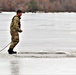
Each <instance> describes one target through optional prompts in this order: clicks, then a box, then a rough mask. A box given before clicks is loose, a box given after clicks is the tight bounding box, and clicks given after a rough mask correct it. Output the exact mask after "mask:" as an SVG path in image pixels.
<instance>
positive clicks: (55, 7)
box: [0, 0, 76, 12]
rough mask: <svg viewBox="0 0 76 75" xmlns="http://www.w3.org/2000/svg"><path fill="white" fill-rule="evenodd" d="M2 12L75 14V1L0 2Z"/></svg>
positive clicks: (2, 0)
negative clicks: (19, 10)
mask: <svg viewBox="0 0 76 75" xmlns="http://www.w3.org/2000/svg"><path fill="white" fill-rule="evenodd" d="M0 9H1V10H2V11H16V10H17V9H21V10H22V11H23V12H36V11H41V12H42V11H43V12H76V0H0Z"/></svg>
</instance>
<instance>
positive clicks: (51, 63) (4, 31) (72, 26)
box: [0, 12, 76, 75]
mask: <svg viewBox="0 0 76 75" xmlns="http://www.w3.org/2000/svg"><path fill="white" fill-rule="evenodd" d="M14 15H15V13H14V12H13V13H10V12H9V13H7V12H3V13H0V43H1V44H0V50H1V49H2V48H4V47H5V46H6V45H7V44H8V43H9V42H10V39H11V37H10V33H9V27H10V22H11V19H12V17H13V16H14ZM21 22H22V30H23V33H22V34H20V43H19V44H18V45H17V47H16V48H15V50H17V51H19V52H23V53H24V52H53V51H58V52H59V51H66V52H67V55H68V56H70V54H71V57H72V58H69V57H67V58H66V54H49V53H48V54H42V55H41V54H40V55H39V54H34V55H35V56H36V57H39V56H47V57H48V56H50V58H36V57H33V55H32V54H25V53H24V54H21V56H20V57H17V56H16V55H9V54H7V53H6V52H7V49H8V48H6V49H5V50H4V51H3V52H2V53H0V75H76V58H74V56H75V57H76V13H36V14H35V13H33V14H32V13H25V14H23V16H22V20H21ZM68 52H70V53H68ZM30 55H31V56H32V57H30V58H26V56H30Z"/></svg>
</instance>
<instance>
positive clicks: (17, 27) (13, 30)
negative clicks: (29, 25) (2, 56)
mask: <svg viewBox="0 0 76 75" xmlns="http://www.w3.org/2000/svg"><path fill="white" fill-rule="evenodd" d="M21 16H22V11H21V10H17V12H16V15H15V16H14V17H13V18H12V22H11V25H10V34H11V44H10V47H9V49H8V53H9V54H16V53H17V52H16V51H13V49H14V48H15V46H16V45H17V44H18V43H19V33H21V32H22V30H21V23H20V19H21Z"/></svg>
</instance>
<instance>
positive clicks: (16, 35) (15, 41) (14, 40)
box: [10, 32, 19, 48]
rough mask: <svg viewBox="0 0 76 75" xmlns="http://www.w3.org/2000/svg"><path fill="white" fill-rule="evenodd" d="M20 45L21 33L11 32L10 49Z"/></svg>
mask: <svg viewBox="0 0 76 75" xmlns="http://www.w3.org/2000/svg"><path fill="white" fill-rule="evenodd" d="M18 43H19V33H18V32H11V44H10V48H15V46H16V45H17V44H18Z"/></svg>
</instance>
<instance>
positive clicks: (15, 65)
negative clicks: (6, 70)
mask: <svg viewBox="0 0 76 75" xmlns="http://www.w3.org/2000/svg"><path fill="white" fill-rule="evenodd" d="M19 67H20V65H19V61H18V60H12V61H10V70H11V71H10V72H11V75H19Z"/></svg>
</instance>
